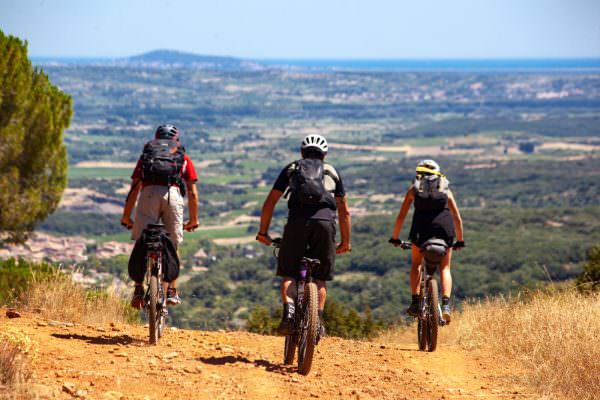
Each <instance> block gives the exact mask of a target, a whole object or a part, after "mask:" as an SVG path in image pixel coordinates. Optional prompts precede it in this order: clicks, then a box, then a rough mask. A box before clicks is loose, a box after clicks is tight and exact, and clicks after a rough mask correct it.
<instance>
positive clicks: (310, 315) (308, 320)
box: [298, 282, 319, 375]
mask: <svg viewBox="0 0 600 400" xmlns="http://www.w3.org/2000/svg"><path fill="white" fill-rule="evenodd" d="M318 296H319V295H318V291H317V285H316V284H315V283H314V282H310V283H307V284H306V286H305V287H304V301H305V303H304V304H303V309H304V312H303V315H302V322H301V323H302V326H301V333H300V341H299V343H298V373H299V374H301V375H308V373H309V372H310V368H311V367H312V361H313V354H314V351H315V344H316V341H317V330H318V329H319V314H318V305H319V297H318Z"/></svg>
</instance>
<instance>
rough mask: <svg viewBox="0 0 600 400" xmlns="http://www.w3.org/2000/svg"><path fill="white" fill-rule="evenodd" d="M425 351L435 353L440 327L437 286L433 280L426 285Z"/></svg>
mask: <svg viewBox="0 0 600 400" xmlns="http://www.w3.org/2000/svg"><path fill="white" fill-rule="evenodd" d="M427 291H428V292H429V295H428V296H427V300H428V301H427V309H428V313H427V351H435V349H436V348H437V340H438V328H439V326H440V306H439V304H440V303H439V293H438V284H437V281H436V280H435V279H431V280H429V282H428V283H427Z"/></svg>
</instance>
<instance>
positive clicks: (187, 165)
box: [131, 154, 198, 188]
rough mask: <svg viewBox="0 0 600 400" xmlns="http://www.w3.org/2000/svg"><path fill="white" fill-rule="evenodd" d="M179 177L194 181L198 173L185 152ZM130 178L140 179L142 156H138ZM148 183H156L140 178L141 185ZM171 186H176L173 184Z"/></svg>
mask: <svg viewBox="0 0 600 400" xmlns="http://www.w3.org/2000/svg"><path fill="white" fill-rule="evenodd" d="M181 177H182V178H183V180H184V181H186V182H189V183H195V182H196V181H197V180H198V175H197V174H196V168H194V163H193V162H192V160H191V159H190V158H189V157H188V155H187V154H184V155H183V168H182V170H181ZM131 179H133V180H136V179H142V158H141V157H140V158H139V159H138V161H137V164H136V166H135V169H134V170H133V174H131ZM150 185H158V184H157V183H153V182H144V181H143V180H142V187H143V188H144V187H146V186H150ZM172 186H177V185H175V184H173V185H172Z"/></svg>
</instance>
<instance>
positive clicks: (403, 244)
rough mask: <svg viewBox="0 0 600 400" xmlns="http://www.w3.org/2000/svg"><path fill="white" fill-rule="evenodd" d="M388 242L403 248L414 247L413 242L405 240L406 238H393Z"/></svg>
mask: <svg viewBox="0 0 600 400" xmlns="http://www.w3.org/2000/svg"><path fill="white" fill-rule="evenodd" d="M388 243H390V244H393V245H394V246H395V247H400V248H401V249H402V250H408V249H410V248H411V247H412V243H411V242H405V241H404V240H400V239H394V238H391V239H390V240H388Z"/></svg>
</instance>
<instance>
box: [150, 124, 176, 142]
mask: <svg viewBox="0 0 600 400" xmlns="http://www.w3.org/2000/svg"><path fill="white" fill-rule="evenodd" d="M154 138H155V139H172V140H179V129H177V127H176V126H175V125H171V124H166V125H159V127H158V128H156V133H155V134H154Z"/></svg>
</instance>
